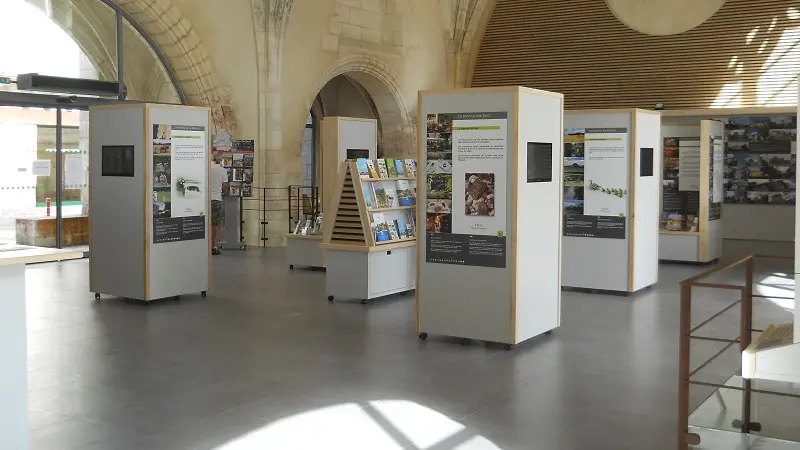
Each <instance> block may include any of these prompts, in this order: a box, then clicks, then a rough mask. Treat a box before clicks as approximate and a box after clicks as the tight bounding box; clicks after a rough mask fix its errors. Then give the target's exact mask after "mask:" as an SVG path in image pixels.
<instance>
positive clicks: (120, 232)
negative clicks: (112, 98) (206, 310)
mask: <svg viewBox="0 0 800 450" xmlns="http://www.w3.org/2000/svg"><path fill="white" fill-rule="evenodd" d="M89 120H90V123H91V130H90V137H89V149H90V151H89V161H90V162H89V201H90V208H89V217H90V223H91V233H90V245H91V249H92V257H91V259H90V265H89V267H90V279H89V284H90V290H91V291H92V292H94V293H95V297H96V298H98V299H99V298H100V295H101V294H108V295H113V296H117V297H125V298H131V299H137V300H144V301H150V300H155V299H160V298H167V297H178V296H180V295H183V294H189V293H196V292H199V293H201V294H202V295H203V296H205V293H206V291H207V290H208V288H209V284H210V279H211V276H210V272H211V239H210V229H209V227H210V221H209V217H210V215H211V202H210V196H209V168H210V161H209V159H210V148H211V145H210V139H211V136H210V129H209V127H210V122H211V116H210V111H209V109H208V108H201V107H190V106H178V105H155V104H143V103H142V104H130V105H128V104H125V105H107V106H106V105H103V106H96V107H91V108H90V110H89Z"/></svg>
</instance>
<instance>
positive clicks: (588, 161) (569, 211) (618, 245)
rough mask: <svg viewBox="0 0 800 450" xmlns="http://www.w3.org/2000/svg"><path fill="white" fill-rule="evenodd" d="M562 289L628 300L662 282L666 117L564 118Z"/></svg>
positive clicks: (582, 114) (635, 112)
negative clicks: (660, 224)
mask: <svg viewBox="0 0 800 450" xmlns="http://www.w3.org/2000/svg"><path fill="white" fill-rule="evenodd" d="M564 136H565V144H564V227H563V233H564V238H563V258H562V286H563V287H564V288H577V289H586V290H593V291H602V292H607V293H617V294H623V295H628V294H630V293H633V292H636V291H639V290H641V289H643V288H646V287H649V286H651V285H653V284H655V283H656V282H657V281H658V221H659V216H660V214H659V212H660V209H659V204H660V202H659V198H660V191H661V157H660V155H661V115H660V114H659V113H658V112H657V111H647V110H642V109H623V110H586V111H567V112H566V113H565V114H564Z"/></svg>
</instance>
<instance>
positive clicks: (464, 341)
mask: <svg viewBox="0 0 800 450" xmlns="http://www.w3.org/2000/svg"><path fill="white" fill-rule="evenodd" d="M459 342H460V343H461V345H469V344H470V343H472V340H471V339H467V338H461V339H459Z"/></svg>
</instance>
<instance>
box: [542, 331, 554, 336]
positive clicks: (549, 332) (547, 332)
mask: <svg viewBox="0 0 800 450" xmlns="http://www.w3.org/2000/svg"><path fill="white" fill-rule="evenodd" d="M544 334H546V335H548V336H550V335H551V334H553V330H549V331H545V332H544Z"/></svg>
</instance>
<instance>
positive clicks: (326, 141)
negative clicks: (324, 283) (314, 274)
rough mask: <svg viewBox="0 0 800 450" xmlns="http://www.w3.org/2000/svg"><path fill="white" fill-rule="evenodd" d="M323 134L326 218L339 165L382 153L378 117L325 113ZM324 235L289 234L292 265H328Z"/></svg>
mask: <svg viewBox="0 0 800 450" xmlns="http://www.w3.org/2000/svg"><path fill="white" fill-rule="evenodd" d="M320 138H321V145H320V149H321V155H320V156H321V157H320V161H321V162H322V164H321V167H320V169H319V179H320V185H321V186H322V189H321V192H320V209H321V210H322V212H323V218H324V217H325V216H324V213H325V212H327V210H328V209H329V208H327V207H328V203H330V202H331V201H333V200H334V199H335V197H336V191H337V190H338V189H339V187H340V176H339V175H340V174H339V169H340V168H341V167H342V162H343V161H345V160H347V159H356V158H367V159H371V160H374V159H375V158H377V157H378V121H377V120H375V119H364V118H359V117H340V116H329V117H325V118H323V119H322V121H321V124H320ZM315 176H316V175H315ZM324 220H325V219H324ZM326 221H327V220H326ZM322 239H323V236H322V235H321V234H311V235H308V234H307V235H303V234H294V233H289V234H287V235H286V259H287V262H288V264H289V269H294V268H295V267H307V268H310V269H311V270H315V269H325V267H326V257H325V250H324V249H323V248H322V247H321V246H320V245H319V244H320V243H322Z"/></svg>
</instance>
